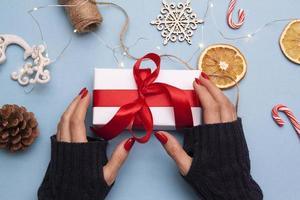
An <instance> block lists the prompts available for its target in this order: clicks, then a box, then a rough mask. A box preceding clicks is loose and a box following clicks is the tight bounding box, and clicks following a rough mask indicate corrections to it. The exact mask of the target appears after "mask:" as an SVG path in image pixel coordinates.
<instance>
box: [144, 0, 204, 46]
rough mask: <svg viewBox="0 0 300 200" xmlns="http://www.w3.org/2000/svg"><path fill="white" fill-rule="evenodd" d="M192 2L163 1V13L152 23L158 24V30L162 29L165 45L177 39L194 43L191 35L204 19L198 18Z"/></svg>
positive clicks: (161, 11)
mask: <svg viewBox="0 0 300 200" xmlns="http://www.w3.org/2000/svg"><path fill="white" fill-rule="evenodd" d="M190 4H191V0H187V1H186V2H185V3H182V2H180V3H178V4H177V5H176V4H175V3H167V2H166V1H165V0H163V1H162V5H163V6H162V8H161V10H160V13H161V14H159V15H158V16H157V18H156V20H154V21H151V23H150V24H151V25H156V28H157V30H159V31H162V32H161V36H162V37H163V38H164V41H163V44H164V45H167V44H168V42H169V41H172V42H176V41H177V40H179V41H180V42H183V41H186V42H187V43H188V44H192V42H191V37H192V36H193V34H194V30H196V29H197V24H201V23H204V21H203V20H202V19H198V18H197V15H196V14H195V13H194V12H193V9H192V7H191V5H190Z"/></svg>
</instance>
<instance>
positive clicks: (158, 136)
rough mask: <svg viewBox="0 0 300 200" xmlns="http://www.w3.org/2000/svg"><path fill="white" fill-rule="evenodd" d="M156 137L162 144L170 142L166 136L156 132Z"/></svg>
mask: <svg viewBox="0 0 300 200" xmlns="http://www.w3.org/2000/svg"><path fill="white" fill-rule="evenodd" d="M154 135H155V137H156V138H157V139H158V140H159V141H160V143H162V144H166V143H167V142H168V138H167V136H165V134H163V133H159V132H156V133H155V134H154Z"/></svg>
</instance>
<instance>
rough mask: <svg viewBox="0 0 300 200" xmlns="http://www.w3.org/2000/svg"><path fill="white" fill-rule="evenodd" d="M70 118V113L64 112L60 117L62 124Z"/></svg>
mask: <svg viewBox="0 0 300 200" xmlns="http://www.w3.org/2000/svg"><path fill="white" fill-rule="evenodd" d="M69 119H70V117H69V115H68V113H64V114H63V115H62V116H61V118H60V124H64V123H66V122H68V121H69Z"/></svg>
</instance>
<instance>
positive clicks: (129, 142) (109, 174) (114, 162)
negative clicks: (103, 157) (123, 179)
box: [103, 138, 135, 186]
mask: <svg viewBox="0 0 300 200" xmlns="http://www.w3.org/2000/svg"><path fill="white" fill-rule="evenodd" d="M134 143H135V139H134V138H129V139H126V140H123V141H122V142H121V143H120V144H118V145H117V147H116V148H115V150H114V151H113V153H112V156H111V159H110V160H109V161H108V163H107V164H106V165H105V166H104V167H103V176H104V179H105V181H106V183H107V185H109V186H110V185H112V184H113V182H114V181H115V179H116V177H117V175H118V171H119V170H120V168H121V167H122V165H123V164H124V162H125V160H126V159H127V157H128V154H129V151H130V149H131V148H132V146H133V145H134Z"/></svg>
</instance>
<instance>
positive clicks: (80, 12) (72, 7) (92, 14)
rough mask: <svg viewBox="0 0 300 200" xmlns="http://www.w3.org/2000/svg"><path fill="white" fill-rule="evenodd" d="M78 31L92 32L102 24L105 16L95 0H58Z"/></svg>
mask: <svg viewBox="0 0 300 200" xmlns="http://www.w3.org/2000/svg"><path fill="white" fill-rule="evenodd" d="M58 1H59V4H61V5H65V11H66V13H67V14H68V16H69V19H70V21H71V23H72V25H73V27H74V28H75V29H76V30H77V32H78V33H86V32H91V31H93V30H95V29H97V27H98V26H99V25H100V24H101V22H102V21H103V18H102V16H101V14H100V12H99V10H98V7H97V4H96V3H95V2H93V0H58Z"/></svg>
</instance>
